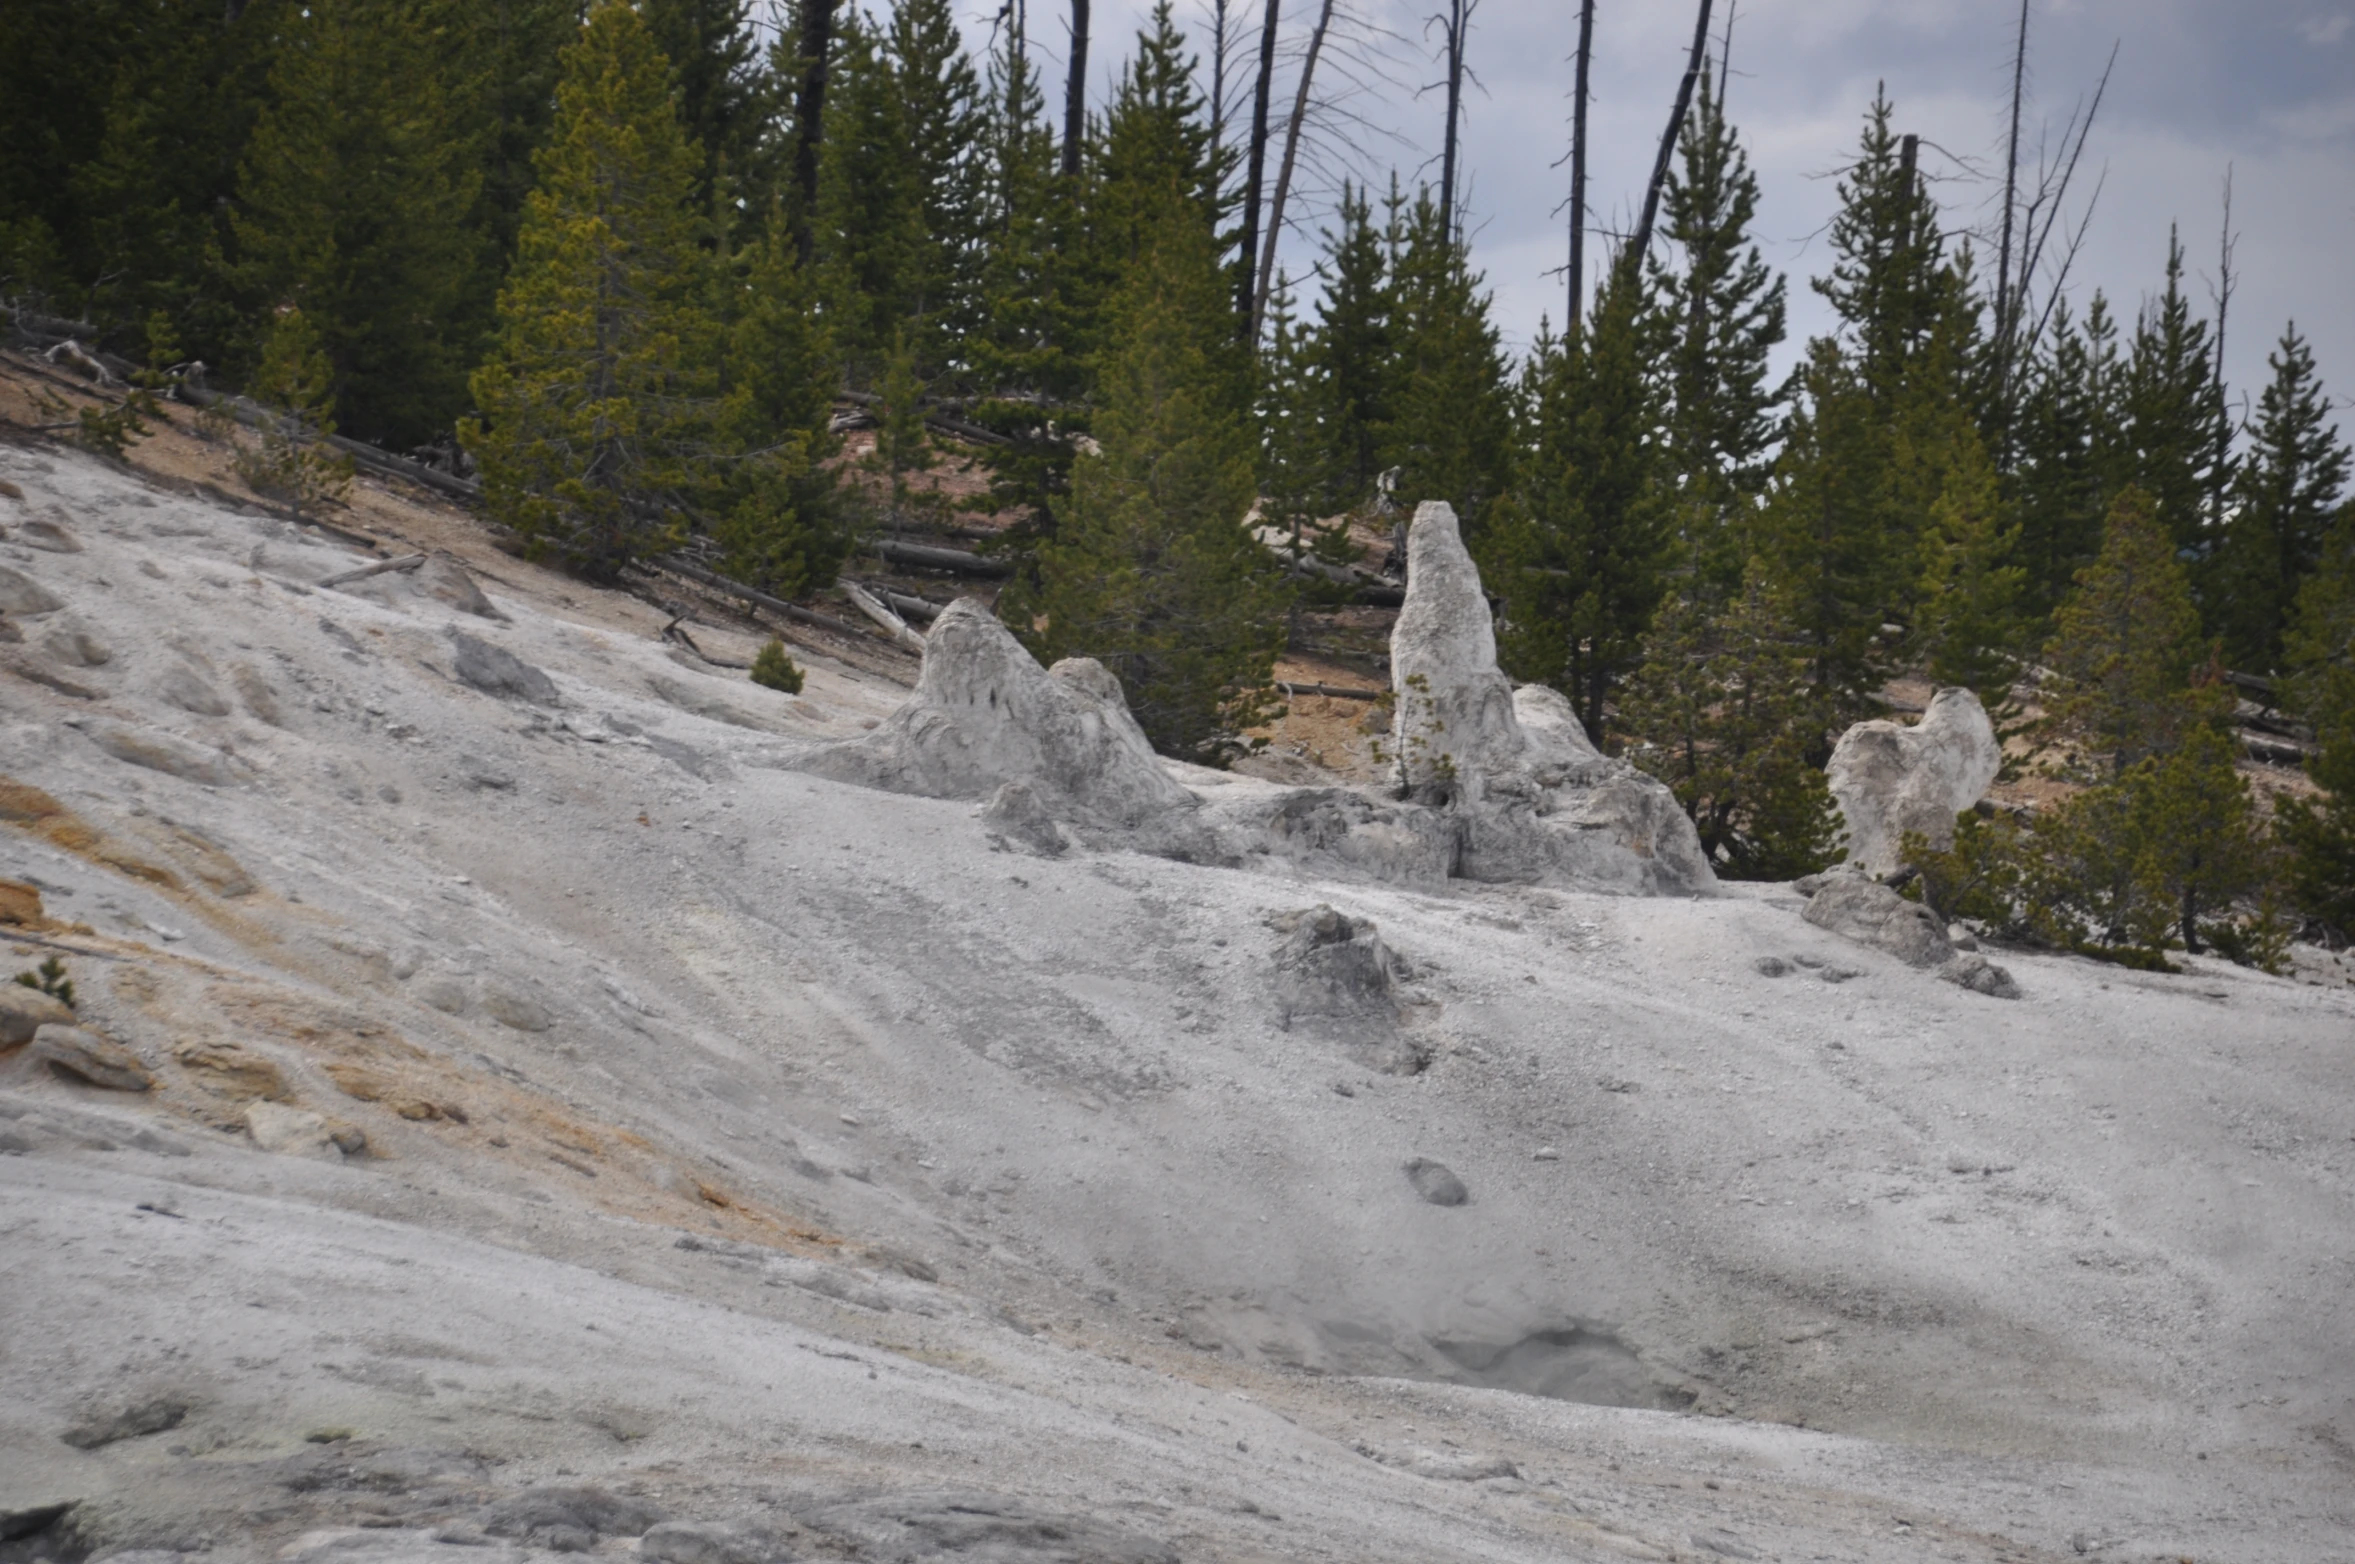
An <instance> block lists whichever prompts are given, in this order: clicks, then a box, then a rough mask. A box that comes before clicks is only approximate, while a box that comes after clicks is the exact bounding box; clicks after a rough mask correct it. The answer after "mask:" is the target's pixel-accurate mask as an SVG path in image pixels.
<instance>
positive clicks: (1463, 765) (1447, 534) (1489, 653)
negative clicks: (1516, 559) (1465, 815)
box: [1390, 500, 1528, 801]
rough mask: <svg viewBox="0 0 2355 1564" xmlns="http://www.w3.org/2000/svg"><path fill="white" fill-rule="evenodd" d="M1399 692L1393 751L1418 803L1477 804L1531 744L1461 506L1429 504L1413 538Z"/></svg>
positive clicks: (1419, 511) (1393, 639)
mask: <svg viewBox="0 0 2355 1564" xmlns="http://www.w3.org/2000/svg"><path fill="white" fill-rule="evenodd" d="M1390 680H1391V686H1392V688H1393V689H1394V690H1396V692H1397V696H1398V700H1397V706H1396V714H1395V715H1394V716H1393V717H1392V719H1391V724H1390V742H1391V746H1392V748H1393V750H1394V752H1395V753H1396V755H1397V757H1398V772H1399V780H1400V782H1401V783H1403V784H1404V785H1405V787H1406V788H1407V790H1408V791H1409V792H1410V794H1412V795H1414V796H1416V797H1419V798H1424V799H1430V800H1437V801H1445V800H1446V799H1448V798H1453V797H1463V798H1467V799H1473V800H1476V799H1477V798H1478V797H1479V793H1480V783H1481V781H1482V780H1483V779H1485V778H1486V777H1487V776H1488V775H1489V774H1490V773H1491V772H1494V771H1498V770H1501V769H1504V768H1506V767H1510V766H1514V765H1517V764H1518V763H1519V762H1520V761H1521V759H1522V757H1523V755H1524V753H1525V752H1526V750H1527V748H1528V745H1527V742H1526V741H1525V740H1524V739H1523V737H1522V735H1521V725H1520V723H1519V722H1518V721H1517V720H1516V718H1515V716H1514V712H1513V686H1512V684H1511V683H1510V682H1509V681H1508V680H1507V679H1506V678H1505V676H1504V674H1503V673H1502V672H1500V671H1499V670H1498V668H1497V665H1496V628H1495V624H1494V622H1493V621H1492V619H1491V618H1490V616H1489V612H1488V599H1487V597H1486V596H1485V595H1484V594H1483V593H1482V592H1481V590H1480V567H1479V566H1477V565H1475V564H1473V563H1472V556H1471V554H1470V553H1469V552H1468V551H1466V549H1465V548H1464V539H1463V535H1462V533H1461V532H1460V531H1459V530H1458V529H1457V526H1456V513H1455V510H1454V509H1453V507H1451V506H1449V505H1447V504H1446V503H1445V502H1443V501H1439V500H1425V501H1424V502H1423V503H1422V504H1421V505H1418V506H1416V507H1415V520H1414V525H1413V526H1411V527H1410V528H1408V530H1407V590H1406V603H1405V606H1403V607H1402V608H1400V609H1399V612H1398V624H1397V627H1396V628H1394V629H1393V630H1392V631H1391V632H1390Z"/></svg>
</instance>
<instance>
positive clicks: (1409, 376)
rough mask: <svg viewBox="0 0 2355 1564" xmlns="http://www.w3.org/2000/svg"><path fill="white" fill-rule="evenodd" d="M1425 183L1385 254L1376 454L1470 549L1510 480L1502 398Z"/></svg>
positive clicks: (1453, 243)
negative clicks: (1384, 350) (1440, 508)
mask: <svg viewBox="0 0 2355 1564" xmlns="http://www.w3.org/2000/svg"><path fill="white" fill-rule="evenodd" d="M1482 280H1483V279H1482V278H1481V276H1480V274H1479V273H1477V272H1475V271H1473V270H1472V267H1471V261H1470V258H1469V256H1468V255H1467V254H1466V253H1465V250H1464V247H1463V244H1462V243H1461V241H1459V240H1457V239H1456V238H1454V237H1453V236H1451V235H1450V234H1449V233H1448V232H1447V230H1446V227H1445V225H1444V223H1443V222H1442V219H1441V215H1440V211H1439V208H1438V207H1437V206H1436V205H1434V204H1433V203H1432V201H1431V198H1430V193H1429V192H1428V191H1426V192H1424V193H1423V194H1422V195H1421V196H1419V197H1418V198H1417V199H1416V201H1415V204H1414V207H1413V210H1412V211H1411V213H1410V214H1409V215H1408V217H1407V220H1406V223H1405V225H1404V229H1403V233H1402V235H1401V238H1400V242H1399V244H1398V247H1397V249H1396V251H1395V252H1394V255H1393V257H1392V260H1391V299H1392V316H1391V322H1392V324H1391V329H1392V331H1393V332H1394V333H1395V341H1396V343H1397V348H1396V352H1395V354H1394V355H1393V357H1392V360H1391V371H1390V386H1389V400H1390V417H1389V420H1388V422H1386V423H1385V424H1384V425H1383V426H1382V429H1381V449H1382V461H1383V465H1384V466H1385V467H1396V468H1398V469H1399V480H1398V489H1397V493H1398V496H1399V498H1400V500H1401V501H1403V502H1407V503H1410V504H1411V503H1417V502H1420V501H1423V500H1445V501H1447V502H1448V503H1449V504H1450V505H1452V506H1454V507H1455V512H1456V515H1457V517H1458V518H1460V519H1461V521H1462V523H1463V527H1464V536H1465V540H1466V541H1467V542H1469V543H1470V544H1471V545H1472V546H1473V547H1474V549H1475V550H1477V549H1479V548H1480V547H1481V546H1482V538H1481V533H1482V530H1483V529H1484V528H1485V527H1486V526H1487V524H1488V521H1489V513H1490V510H1491V509H1492V508H1493V507H1494V506H1495V505H1496V503H1497V502H1498V501H1499V500H1500V499H1502V498H1503V496H1504V494H1505V491H1506V489H1507V487H1508V486H1509V485H1510V483H1511V481H1512V454H1513V449H1512V443H1513V428H1512V403H1511V399H1510V395H1509V392H1508V389H1507V386H1506V381H1505V363H1504V353H1503V349H1502V348H1501V347H1500V346H1499V344H1498V341H1497V331H1496V327H1495V326H1494V325H1492V324H1490V322H1489V318H1488V306H1489V296H1488V295H1487V294H1485V293H1483V292H1481V283H1482Z"/></svg>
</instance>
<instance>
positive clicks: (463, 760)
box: [458, 755, 515, 793]
mask: <svg viewBox="0 0 2355 1564" xmlns="http://www.w3.org/2000/svg"><path fill="white" fill-rule="evenodd" d="M458 778H459V780H460V781H462V782H464V783H465V784H466V785H467V786H468V787H471V788H474V789H476V790H478V791H481V790H489V791H492V792H499V793H504V792H506V791H508V790H509V789H511V788H513V787H514V786H515V773H514V772H512V771H509V770H506V769H505V768H504V767H501V766H499V765H497V764H495V763H493V762H491V761H488V760H485V759H483V758H482V757H481V756H480V755H460V756H459V757H458Z"/></svg>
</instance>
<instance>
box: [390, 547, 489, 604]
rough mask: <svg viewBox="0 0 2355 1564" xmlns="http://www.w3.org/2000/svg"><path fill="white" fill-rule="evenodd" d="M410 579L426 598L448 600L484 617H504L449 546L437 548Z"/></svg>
mask: <svg viewBox="0 0 2355 1564" xmlns="http://www.w3.org/2000/svg"><path fill="white" fill-rule="evenodd" d="M409 579H410V580H411V581H412V582H414V583H415V584H416V588H417V590H418V591H420V592H422V593H424V594H425V595H426V596H427V597H430V598H432V599H434V600H435V601H436V602H440V603H447V604H448V605H449V606H450V607H452V608H455V609H457V610H458V611H459V612H460V613H462V614H473V615H475V616H476V617H477V618H482V619H499V618H503V617H504V616H503V615H502V614H500V612H499V611H498V610H497V609H496V608H493V607H492V606H491V600H490V599H489V598H487V597H485V596H483V595H482V588H481V587H479V586H476V585H475V584H474V577H473V576H472V575H470V574H469V573H468V572H467V569H466V567H465V566H464V565H462V564H460V563H459V562H458V557H457V556H456V555H455V554H452V553H450V552H449V551H448V550H446V549H437V550H435V551H434V553H433V554H432V555H430V556H429V557H428V558H427V559H426V561H425V563H424V564H422V565H419V566H418V567H417V573H416V574H415V575H413V576H411V577H410V578H409Z"/></svg>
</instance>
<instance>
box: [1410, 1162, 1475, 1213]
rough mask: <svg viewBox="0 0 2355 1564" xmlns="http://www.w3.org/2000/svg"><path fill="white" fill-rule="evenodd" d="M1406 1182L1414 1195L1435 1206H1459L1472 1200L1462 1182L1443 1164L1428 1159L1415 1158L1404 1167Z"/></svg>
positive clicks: (1469, 1192)
mask: <svg viewBox="0 0 2355 1564" xmlns="http://www.w3.org/2000/svg"><path fill="white" fill-rule="evenodd" d="M1406 1179H1407V1182H1408V1183H1410V1184H1412V1185H1414V1186H1415V1193H1416V1194H1418V1195H1421V1196H1422V1197H1423V1198H1424V1199H1425V1200H1427V1201H1429V1202H1430V1203H1431V1204H1433V1205H1435V1206H1460V1205H1462V1204H1464V1203H1465V1202H1466V1201H1468V1200H1470V1199H1471V1198H1472V1192H1471V1191H1470V1190H1469V1189H1466V1188H1465V1187H1464V1181H1463V1180H1462V1179H1460V1178H1458V1177H1456V1176H1455V1174H1454V1172H1453V1171H1452V1170H1450V1169H1449V1168H1448V1167H1447V1165H1446V1164H1445V1163H1441V1162H1433V1161H1432V1160H1431V1159H1430V1158H1428V1157H1417V1158H1415V1159H1414V1160H1413V1161H1412V1162H1409V1163H1408V1164H1407V1165H1406Z"/></svg>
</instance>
